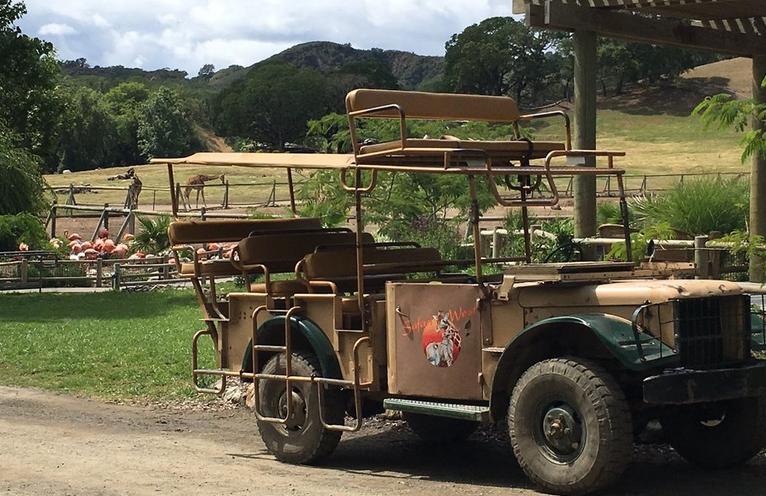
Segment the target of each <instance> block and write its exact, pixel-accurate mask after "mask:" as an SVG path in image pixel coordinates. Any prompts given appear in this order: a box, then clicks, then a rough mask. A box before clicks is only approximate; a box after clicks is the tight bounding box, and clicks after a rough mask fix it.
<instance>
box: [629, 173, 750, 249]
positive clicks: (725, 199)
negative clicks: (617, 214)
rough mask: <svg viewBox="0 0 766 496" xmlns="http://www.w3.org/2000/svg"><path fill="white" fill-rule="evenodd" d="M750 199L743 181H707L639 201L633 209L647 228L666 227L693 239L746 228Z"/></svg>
mask: <svg viewBox="0 0 766 496" xmlns="http://www.w3.org/2000/svg"><path fill="white" fill-rule="evenodd" d="M749 196H750V191H749V185H748V183H747V182H746V181H744V180H742V179H740V178H736V179H719V178H718V177H704V178H701V179H696V180H691V181H685V182H683V183H680V184H678V185H676V186H675V187H674V188H673V189H671V190H670V191H668V192H667V193H666V194H664V195H661V196H654V197H640V198H636V199H634V200H632V202H631V206H632V208H633V210H634V211H635V213H636V218H637V220H638V221H639V223H641V224H642V225H644V226H650V225H656V224H660V223H663V224H667V225H669V226H670V227H671V228H672V229H675V230H677V231H681V232H685V233H687V234H691V235H705V234H709V233H710V232H711V231H720V232H722V233H729V232H733V231H736V230H742V229H744V228H745V226H746V222H747V217H748V208H749V207H748V205H749Z"/></svg>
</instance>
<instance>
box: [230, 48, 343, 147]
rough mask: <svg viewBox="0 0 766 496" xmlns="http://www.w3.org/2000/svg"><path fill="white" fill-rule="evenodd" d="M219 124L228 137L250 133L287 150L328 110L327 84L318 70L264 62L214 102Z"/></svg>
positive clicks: (264, 141) (265, 142)
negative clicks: (312, 121)
mask: <svg viewBox="0 0 766 496" xmlns="http://www.w3.org/2000/svg"><path fill="white" fill-rule="evenodd" d="M215 107H216V115H217V117H216V121H215V124H216V128H217V130H218V131H219V132H221V133H222V134H224V135H226V136H246V137H250V138H253V139H255V140H256V141H259V142H262V143H264V144H267V145H269V146H271V147H273V148H275V149H280V150H281V149H283V148H284V145H285V143H288V142H291V141H299V140H300V141H302V140H303V138H304V137H305V135H306V122H307V121H308V120H310V119H316V118H318V117H320V116H322V115H324V114H325V113H327V111H328V110H329V108H330V107H329V101H328V85H327V82H326V81H325V79H324V78H323V77H322V76H321V75H320V74H319V73H318V72H316V71H313V70H310V69H298V68H296V67H295V66H293V65H290V64H286V63H281V62H274V63H269V64H265V65H262V66H259V67H257V68H255V69H253V70H252V71H250V73H249V74H248V75H247V76H246V77H245V78H244V79H242V80H240V81H238V82H237V83H235V84H234V85H232V87H231V88H230V89H228V90H225V91H224V92H222V93H221V94H220V95H219V97H218V99H217V101H216V104H215Z"/></svg>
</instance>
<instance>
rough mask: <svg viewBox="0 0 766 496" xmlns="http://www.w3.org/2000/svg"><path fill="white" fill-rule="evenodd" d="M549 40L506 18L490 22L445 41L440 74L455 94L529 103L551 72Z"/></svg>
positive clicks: (475, 26)
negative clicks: (444, 76) (548, 52)
mask: <svg viewBox="0 0 766 496" xmlns="http://www.w3.org/2000/svg"><path fill="white" fill-rule="evenodd" d="M551 46H552V38H551V36H550V35H549V34H547V33H546V32H543V31H533V30H531V29H529V28H527V27H526V25H525V24H524V23H523V22H521V21H517V20H515V19H513V18H511V17H492V18H489V19H486V20H484V21H482V22H480V23H479V24H474V25H471V26H469V27H467V28H466V29H465V30H464V31H463V32H462V33H460V34H455V35H453V36H452V38H450V40H449V41H447V44H446V47H445V48H446V55H445V59H444V61H445V73H446V77H447V80H448V81H449V82H450V84H451V86H452V88H453V89H454V90H455V91H459V92H468V93H479V94H485V95H512V96H514V97H515V98H516V100H517V101H518V102H522V101H523V99H524V98H530V99H532V98H534V96H535V93H536V92H537V91H538V90H539V89H540V88H541V87H544V86H545V84H546V77H547V76H549V75H550V74H552V73H554V72H555V70H554V69H555V68H554V67H552V66H551V64H550V63H549V62H550V59H549V58H548V57H547V56H546V52H547V51H548V50H549V49H550V48H551Z"/></svg>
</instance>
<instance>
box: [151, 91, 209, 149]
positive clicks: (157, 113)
mask: <svg viewBox="0 0 766 496" xmlns="http://www.w3.org/2000/svg"><path fill="white" fill-rule="evenodd" d="M142 110H143V111H142V113H141V117H140V120H139V122H138V146H139V148H140V150H141V153H142V154H143V155H144V156H145V157H147V158H151V157H159V156H164V157H179V156H182V155H186V154H188V153H190V152H192V151H193V150H194V149H195V148H196V147H198V146H199V143H198V141H197V138H196V134H195V133H194V127H193V125H192V122H191V120H190V119H189V117H188V114H187V111H186V110H185V109H184V107H183V103H182V101H181V98H180V97H179V95H178V93H177V92H176V91H174V90H172V89H170V88H160V89H159V90H157V91H156V92H154V93H153V94H152V95H151V96H150V97H149V99H148V100H147V101H146V104H145V105H144V106H143V107H142Z"/></svg>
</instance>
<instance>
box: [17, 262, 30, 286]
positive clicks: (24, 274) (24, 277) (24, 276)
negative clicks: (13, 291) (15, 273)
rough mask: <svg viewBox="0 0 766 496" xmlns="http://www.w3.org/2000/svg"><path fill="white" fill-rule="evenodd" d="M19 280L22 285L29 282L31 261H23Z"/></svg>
mask: <svg viewBox="0 0 766 496" xmlns="http://www.w3.org/2000/svg"><path fill="white" fill-rule="evenodd" d="M19 279H20V280H21V282H22V283H27V282H29V260H27V259H26V258H22V259H21V265H19Z"/></svg>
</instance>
